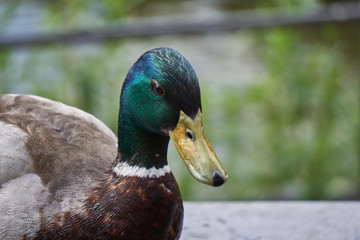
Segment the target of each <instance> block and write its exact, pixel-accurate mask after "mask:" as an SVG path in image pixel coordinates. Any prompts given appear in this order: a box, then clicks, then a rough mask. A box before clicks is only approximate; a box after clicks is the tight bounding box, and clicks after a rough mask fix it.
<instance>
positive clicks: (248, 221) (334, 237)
mask: <svg viewBox="0 0 360 240" xmlns="http://www.w3.org/2000/svg"><path fill="white" fill-rule="evenodd" d="M184 207H185V220H184V228H183V232H182V237H181V239H182V240H193V239H194V240H197V239H199V240H200V239H206V240H212V239H214V240H215V239H220V240H263V239H266V240H360V202H215V203H207V202H185V203H184Z"/></svg>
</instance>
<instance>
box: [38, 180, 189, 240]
mask: <svg viewBox="0 0 360 240" xmlns="http://www.w3.org/2000/svg"><path fill="white" fill-rule="evenodd" d="M182 220H183V205H182V200H181V195H180V192H179V189H178V186H177V183H176V181H175V179H174V177H173V175H172V174H171V173H167V174H166V175H165V176H162V177H159V178H140V177H117V176H115V175H114V177H113V178H112V179H111V180H107V181H104V182H103V184H102V185H101V186H98V187H96V188H95V189H94V190H93V191H92V192H91V194H90V195H89V197H88V198H87V199H86V201H85V203H84V209H81V210H79V212H74V211H68V212H65V213H64V214H56V215H55V216H54V218H53V219H52V220H51V221H50V222H49V221H44V222H43V223H42V224H41V229H40V231H39V232H38V233H37V237H36V238H35V239H97V240H98V239H99V240H100V239H144V240H145V239H159V240H160V239H178V238H179V237H180V233H181V229H182Z"/></svg>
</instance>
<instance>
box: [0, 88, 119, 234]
mask: <svg viewBox="0 0 360 240" xmlns="http://www.w3.org/2000/svg"><path fill="white" fill-rule="evenodd" d="M116 154H117V139H116V137H115V135H114V134H113V133H112V131H111V130H110V129H109V128H107V127H106V126H105V125H104V124H103V123H102V122H101V121H100V120H98V119H96V118H95V117H93V116H92V115H90V114H87V113H85V112H83V111H81V110H79V109H76V108H73V107H69V106H67V105H64V104H62V103H59V102H55V101H51V100H48V99H45V98H40V97H35V96H28V95H0V221H1V222H0V237H1V238H2V239H3V238H4V239H7V238H8V239H11V238H19V237H22V236H23V235H24V234H25V235H26V236H31V233H33V231H34V230H36V229H37V228H38V227H39V222H40V220H39V218H41V213H40V212H39V211H40V210H41V209H42V208H43V206H44V205H46V204H49V203H48V202H49V199H50V198H51V199H57V200H58V201H60V200H61V198H62V197H63V195H64V194H65V192H66V191H68V190H69V186H71V189H72V192H73V194H79V193H78V190H79V189H82V188H86V187H91V186H92V185H93V184H94V182H96V181H97V180H99V179H100V178H102V176H103V174H104V172H105V171H106V170H109V169H111V166H112V165H113V162H114V161H115V158H116ZM76 186H78V187H76ZM19 219H22V220H23V222H24V224H23V225H22V222H21V221H20V222H19ZM10 225H13V226H14V225H15V226H16V227H12V228H9V226H10ZM19 230H21V233H16V232H17V231H19ZM12 231H13V232H12ZM17 234H22V235H17Z"/></svg>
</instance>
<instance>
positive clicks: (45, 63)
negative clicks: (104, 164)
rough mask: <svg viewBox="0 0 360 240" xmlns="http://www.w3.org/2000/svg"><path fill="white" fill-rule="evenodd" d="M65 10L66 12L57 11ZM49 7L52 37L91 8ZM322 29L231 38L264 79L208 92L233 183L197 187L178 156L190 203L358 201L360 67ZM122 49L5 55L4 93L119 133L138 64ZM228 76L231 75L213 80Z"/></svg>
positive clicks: (116, 6)
mask: <svg viewBox="0 0 360 240" xmlns="http://www.w3.org/2000/svg"><path fill="white" fill-rule="evenodd" d="M64 2H66V3H67V5H66V6H67V8H66V9H63V10H61V11H58V9H59V6H60V5H59V6H58V4H60V3H64ZM295 2H296V1H295ZM310 2H312V1H310ZM140 3H141V1H137V2H136V4H140ZM99 4H100V3H99ZM122 4H123V5H122ZM136 4H134V5H132V6H129V5H126V4H124V1H112V0H107V1H104V2H102V3H101V4H100V5H101V6H100V7H97V8H95V10H93V9H92V8H90V10H89V9H88V10H89V11H97V12H99V14H101V11H104V12H106V14H105V15H106V16H107V18H108V19H116V18H118V17H119V16H123V15H126V14H127V12H128V11H130V10H129V9H133V8H134V6H135V5H136ZM51 6H52V7H50V8H49V9H48V11H49V12H48V18H47V22H46V23H47V24H48V25H49V28H51V29H52V28H53V27H54V26H55V28H56V26H58V27H60V26H61V28H64V25H65V29H71V28H72V27H73V26H74V24H75V25H76V22H77V21H78V19H79V16H80V15H81V14H79V11H80V12H82V13H83V12H86V11H85V10H84V9H87V8H89V5H86V1H78V2H76V3H75V2H74V1H58V2H57V3H55V4H54V5H51ZM121 6H124V7H121ZM125 6H126V7H125ZM60 9H61V8H60ZM62 22H64V24H62ZM61 24H62V25H61ZM80 25H81V24H80ZM100 25H101V24H100ZM316 29H317V30H316V33H310V32H309V30H308V29H303V28H300V27H299V28H289V27H284V28H272V29H266V30H247V31H243V32H235V33H233V34H232V38H235V39H237V38H239V39H240V38H242V37H243V36H244V35H246V36H247V37H248V38H249V39H250V42H251V51H254V52H255V55H256V56H257V60H258V61H259V62H260V63H261V65H262V66H263V68H264V73H263V74H260V73H259V75H257V76H256V77H255V78H254V79H251V81H250V82H249V83H248V84H245V85H240V84H239V85H238V86H233V85H231V86H230V85H229V86H227V85H224V84H223V85H221V84H220V85H216V83H215V82H211V83H209V82H201V88H202V105H203V107H204V121H205V129H206V131H207V134H208V135H209V138H210V140H211V142H212V143H213V145H214V147H215V150H216V151H217V153H218V155H219V157H220V158H221V160H222V161H223V162H224V165H225V166H226V167H227V168H228V170H229V175H230V179H229V181H228V183H226V184H225V185H224V186H222V187H221V188H216V189H214V188H211V187H207V186H204V185H202V184H200V183H197V182H195V180H194V179H193V178H192V177H191V176H190V174H189V173H188V172H187V170H186V169H185V167H184V166H183V164H182V163H181V160H180V158H179V157H178V156H177V153H176V151H175V150H174V148H173V147H171V150H170V153H169V155H170V157H169V158H170V159H171V162H170V164H171V166H172V169H173V171H174V173H175V175H176V177H177V180H178V182H179V185H180V188H181V192H182V194H183V197H184V199H185V200H211V199H213V200H215V199H216V200H239V199H338V198H352V199H359V198H360V196H359V193H360V191H359V190H360V179H359V178H360V156H359V155H360V152H359V147H360V146H359V143H360V112H359V109H360V92H359V89H360V81H359V80H360V79H359V74H358V66H359V62H357V61H350V60H349V59H354V58H351V56H350V57H349V56H348V55H345V51H344V49H345V48H347V49H348V48H349V46H347V45H346V44H344V43H348V42H347V41H346V39H341V37H342V32H341V31H340V30H339V28H338V25H328V26H321V27H320V26H318V27H316ZM314 36H315V37H314ZM317 38H321V41H319V40H317ZM179 39H181V36H179ZM334 39H335V40H334ZM124 41H125V40H119V41H113V42H108V43H103V44H84V45H68V46H63V45H53V46H43V47H42V46H39V47H33V48H28V49H0V93H26V94H35V95H40V96H43V97H47V98H50V99H54V100H58V101H61V102H64V103H66V104H69V105H73V106H76V107H78V108H80V109H83V110H85V111H87V112H90V113H92V114H94V115H95V116H96V117H98V118H99V119H101V120H103V121H104V122H105V123H106V124H107V125H108V126H109V127H110V128H111V129H112V130H113V131H114V132H117V114H118V106H119V96H120V90H121V85H122V81H123V79H124V78H125V76H126V73H127V71H128V69H129V68H130V67H131V64H129V61H130V62H134V61H135V60H136V59H130V60H129V59H127V57H128V54H127V53H126V51H124V50H123V49H122V46H123V43H124ZM129 41H131V40H129ZM143 41H144V42H146V41H153V42H155V43H156V41H157V40H156V38H151V39H149V38H147V39H144V40H143ZM350 48H351V47H350ZM228 51H232V50H231V49H228ZM137 54H138V56H140V54H142V52H138V53H137ZM355 59H357V58H355ZM219 64H221V62H219ZM195 70H196V69H195ZM239 74H241V73H240V72H239ZM223 75H224V76H226V72H225V70H224V72H219V74H218V76H214V79H218V78H221V77H222V76H223ZM199 79H202V78H201V76H199Z"/></svg>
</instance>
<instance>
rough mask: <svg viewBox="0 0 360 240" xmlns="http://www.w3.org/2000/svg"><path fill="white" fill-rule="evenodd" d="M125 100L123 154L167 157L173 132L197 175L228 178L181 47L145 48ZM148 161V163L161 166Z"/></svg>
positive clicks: (212, 181)
mask: <svg viewBox="0 0 360 240" xmlns="http://www.w3.org/2000/svg"><path fill="white" fill-rule="evenodd" d="M120 103H121V107H120V116H119V119H120V120H119V152H120V154H121V155H124V156H125V155H127V156H128V158H129V159H130V158H133V159H134V158H136V156H141V157H142V158H149V156H151V155H154V156H153V157H152V159H154V160H153V161H159V162H161V161H162V160H161V159H164V157H165V161H166V154H167V151H166V150H167V143H168V142H169V138H170V139H171V140H172V142H173V143H174V145H175V146H176V148H177V150H178V152H179V154H180V156H181V158H182V159H183V161H184V163H185V165H186V167H187V168H188V169H189V171H190V173H191V174H192V175H193V176H194V177H195V179H197V180H198V181H200V182H202V183H205V184H209V185H212V186H219V185H221V184H223V183H224V182H225V181H226V180H227V178H228V175H227V172H226V170H225V168H224V167H223V166H222V164H221V163H220V161H219V160H218V158H217V156H216V154H215V152H214V150H213V148H212V146H211V144H210V142H209V140H208V138H207V137H206V135H205V132H204V128H203V123H202V111H201V100H200V88H199V83H198V79H197V77H196V74H195V72H194V70H193V68H192V67H191V65H190V63H189V62H188V61H187V60H186V59H185V58H184V57H183V56H182V55H181V54H180V53H178V52H177V51H175V50H173V49H169V48H157V49H153V50H150V51H148V52H146V53H144V54H143V55H142V56H141V57H140V58H139V60H138V61H137V62H136V63H135V64H134V65H133V66H132V68H131V69H130V71H129V73H128V75H127V77H126V79H125V82H124V85H123V88H122V94H121V101H120ZM137 136H139V137H137ZM130 142H138V144H135V145H134V144H131V143H130ZM145 145H146V146H145ZM131 148H138V149H137V151H130V149H131ZM139 148H140V149H139ZM164 148H165V149H166V150H165V151H164ZM164 154H165V156H161V155H164ZM147 161H148V163H147V164H145V166H146V167H151V166H152V165H153V166H161V164H157V163H149V160H147ZM136 164H138V165H139V162H137V163H136Z"/></svg>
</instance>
